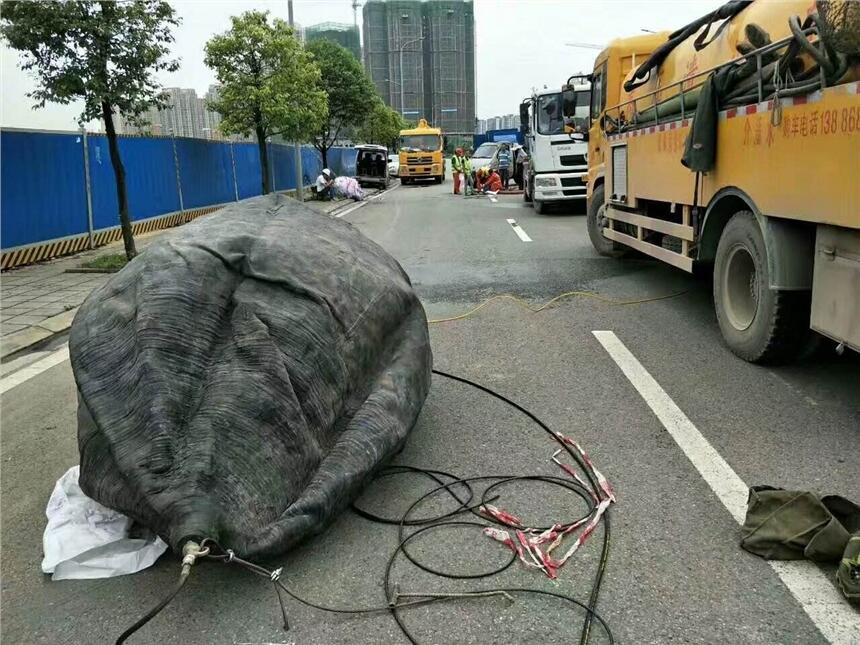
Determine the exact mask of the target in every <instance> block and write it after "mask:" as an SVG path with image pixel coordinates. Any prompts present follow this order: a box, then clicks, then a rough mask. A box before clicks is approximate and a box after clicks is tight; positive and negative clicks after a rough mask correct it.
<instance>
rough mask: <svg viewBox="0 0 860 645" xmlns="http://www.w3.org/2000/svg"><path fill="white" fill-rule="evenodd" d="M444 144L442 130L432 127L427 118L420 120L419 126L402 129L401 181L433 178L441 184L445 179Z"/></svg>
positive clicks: (410, 181)
mask: <svg viewBox="0 0 860 645" xmlns="http://www.w3.org/2000/svg"><path fill="white" fill-rule="evenodd" d="M442 146H443V141H442V130H441V129H440V128H432V127H430V125H428V123H427V121H426V120H425V119H421V120H419V121H418V127H415V128H410V129H409V130H401V131H400V170H399V171H398V174H399V175H400V183H403V184H409V183H412V182H413V181H415V180H416V179H432V180H434V181H435V182H436V183H437V184H441V183H442V181H444V179H445V159H444V157H443V156H442Z"/></svg>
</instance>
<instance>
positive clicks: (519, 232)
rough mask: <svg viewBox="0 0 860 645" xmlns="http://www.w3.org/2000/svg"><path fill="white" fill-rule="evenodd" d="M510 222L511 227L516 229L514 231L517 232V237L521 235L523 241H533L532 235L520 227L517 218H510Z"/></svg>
mask: <svg viewBox="0 0 860 645" xmlns="http://www.w3.org/2000/svg"><path fill="white" fill-rule="evenodd" d="M508 224H510V225H511V228H512V229H514V233H516V234H517V237H519V238H520V239H521V240H522V241H523V242H531V241H532V238H530V237H529V236H528V233H526V232H525V231H524V230H523V229H522V227H520V225H519V224H517V220H515V219H509V220H508Z"/></svg>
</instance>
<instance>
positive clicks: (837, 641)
mask: <svg viewBox="0 0 860 645" xmlns="http://www.w3.org/2000/svg"><path fill="white" fill-rule="evenodd" d="M591 333H592V334H594V336H595V338H597V340H598V342H600V344H601V345H603V348H604V349H605V350H606V351H607V353H608V354H609V356H610V357H611V358H612V360H613V361H615V363H616V365H618V367H619V368H620V369H621V371H622V372H623V373H624V376H626V377H627V380H628V381H630V383H631V385H633V387H635V388H636V391H637V392H639V395H640V396H641V397H642V398H643V399H644V401H645V403H647V404H648V407H649V408H651V411H652V412H654V414H655V415H656V416H657V418H658V419H659V420H660V423H662V424H663V427H664V428H666V431H667V432H668V433H669V434H670V435H671V436H672V438H673V439H674V440H675V443H677V444H678V446H679V447H680V448H681V450H683V451H684V454H685V455H686V456H687V459H689V460H690V461H691V462H692V464H693V466H695V468H696V470H698V471H699V474H700V475H701V476H702V478H703V479H704V480H705V482H707V484H708V486H710V487H711V490H713V491H714V493H716V495H717V497H718V498H719V500H720V501H721V502H722V503H723V506H725V507H726V508H727V509H728V511H729V513H731V514H732V517H734V518H735V521H736V522H738V524H743V522H744V518H745V516H746V508H747V491H748V486H747V485H746V484H745V483H744V481H743V480H742V479H741V478H740V477H739V476H738V474H737V473H736V472H735V471H734V470H732V467H731V466H729V464H728V463H727V462H726V460H725V459H723V458H722V456H721V455H720V453H718V452H717V451H716V450H715V449H714V447H713V446H712V445H711V444H710V443H709V442H708V440H707V439H705V437H704V436H703V435H702V433H700V432H699V431H698V430H697V429H696V426H694V425H693V423H692V422H691V421H690V419H688V418H687V415H685V414H684V413H683V412H682V411H681V409H680V408H679V407H678V406H677V405H676V404H675V402H674V401H673V400H672V399H671V398H670V397H669V395H668V394H666V391H665V390H664V389H663V388H662V387H660V384H659V383H657V381H656V380H654V377H653V376H651V374H649V373H648V370H646V369H645V368H644V367H643V366H642V364H641V363H640V362H639V361H638V360H637V359H636V357H635V356H634V355H633V354H632V353H631V352H630V350H629V349H627V347H625V346H624V344H623V343H622V342H621V341H620V340H619V339H618V337H617V336H616V335H615V334H614V333H613V332H611V331H593V332H591ZM768 564H770V566H771V567H772V568H773V570H774V571H775V572H776V574H777V575H778V576H779V577H780V579H781V580H782V582H783V584H784V585H785V586H786V587H788V590H789V591H790V592H791V593H792V594H793V595H794V597H795V598H796V599H797V601H798V602H799V603H800V606H801V607H803V610H804V611H805V612H806V613H807V615H808V616H809V618H810V619H811V620H812V622H813V623H814V624H815V626H816V627H817V628H818V630H819V631H820V632H821V634H822V635H823V636H824V638H826V639H827V640H828V641H830V642H831V643H833V644H834V645H849V644H850V643H854V644H855V645H856V643H857V634H860V612H856V611H855V610H854V609H852V608H851V607H850V606H849V604H848V602H847V601H846V600H845V599H844V598H843V597H842V596H841V594H840V593H839V591H838V590H837V589H836V586H835V585H834V584H833V583H832V582H830V580H829V579H828V577H827V576H826V575H825V574H824V573H823V572H822V571H821V569H819V568H818V567H817V566H816V565H815V564H814V563H812V562H809V561H804V560H792V561H777V560H768Z"/></svg>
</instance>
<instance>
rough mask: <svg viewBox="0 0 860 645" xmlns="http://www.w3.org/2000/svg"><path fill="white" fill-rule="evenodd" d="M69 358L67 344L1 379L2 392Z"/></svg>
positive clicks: (0, 388) (0, 392) (0, 391)
mask: <svg viewBox="0 0 860 645" xmlns="http://www.w3.org/2000/svg"><path fill="white" fill-rule="evenodd" d="M67 360H69V346H68V345H67V344H66V345H63V346H62V347H60V349H58V350H56V351H55V352H52V353H50V354H48V355H47V356H46V357H45V358H42V359H40V360H38V361H36V362H35V363H32V364H31V365H28V366H27V367H23V368H21V369H20V370H18V371H17V372H13V373H12V374H10V375H9V376H6V377H4V378H3V379H0V394H5V393H6V392H8V391H9V390H11V389H12V388H14V387H18V386H19V385H21V384H22V383H26V382H27V381H29V380H30V379H31V378H33V377H35V376H39V374H41V373H42V372H44V371H45V370H49V369H51V368H52V367H55V366H57V365H59V364H60V363H62V362H63V361H67Z"/></svg>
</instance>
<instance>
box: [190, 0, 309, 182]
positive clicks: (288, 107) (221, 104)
mask: <svg viewBox="0 0 860 645" xmlns="http://www.w3.org/2000/svg"><path fill="white" fill-rule="evenodd" d="M230 20H231V21H232V26H231V27H230V29H229V31H227V32H225V33H223V34H219V35H217V36H214V37H212V38H211V39H210V40H209V42H207V43H206V58H205V62H206V65H208V66H209V67H211V68H212V69H213V70H214V71H215V76H216V78H217V79H218V82H219V83H220V85H221V87H220V88H219V90H218V98H217V99H216V100H215V101H213V102H212V103H211V104H210V107H211V108H212V109H214V110H215V111H217V112H219V113H220V114H221V117H222V121H221V124H220V128H221V131H222V132H223V133H224V134H240V135H244V136H248V135H250V134H251V133H254V135H255V136H256V138H257V146H258V148H259V153H260V169H261V171H262V175H263V194H267V193H270V192H271V191H272V185H271V173H270V172H269V155H268V150H267V147H266V139H267V138H268V137H274V136H278V135H282V136H284V137H286V138H288V139H291V140H295V141H307V140H308V139H310V137H311V136H312V134H313V133H314V132H316V131H317V130H318V129H319V128H320V127H321V125H322V124H323V123H324V122H325V119H326V97H325V92H323V90H322V89H321V88H320V70H319V67H317V65H316V64H315V63H314V61H313V57H312V56H311V55H310V54H308V53H307V52H306V51H305V50H304V49H303V48H302V45H301V43H300V42H299V41H298V39H297V38H296V37H295V35H294V34H293V30H292V29H291V28H290V26H289V25H288V24H287V23H286V22H284V21H283V20H279V19H277V18H276V19H274V20H273V21H271V22H270V21H269V15H268V12H267V11H265V12H264V11H247V12H245V13H243V14H242V15H241V16H233V17H232V18H230Z"/></svg>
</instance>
